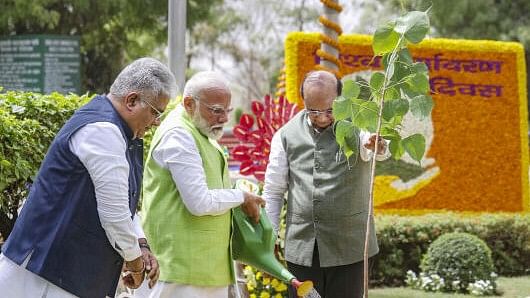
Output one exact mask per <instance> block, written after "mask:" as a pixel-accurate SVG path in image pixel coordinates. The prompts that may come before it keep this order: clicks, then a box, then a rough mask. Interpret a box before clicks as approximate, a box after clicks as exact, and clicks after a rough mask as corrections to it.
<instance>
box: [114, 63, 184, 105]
mask: <svg viewBox="0 0 530 298" xmlns="http://www.w3.org/2000/svg"><path fill="white" fill-rule="evenodd" d="M130 92H138V93H139V94H141V95H142V96H144V97H145V98H146V99H149V101H156V100H158V99H159V98H161V97H167V98H169V99H173V98H175V96H176V94H177V83H176V80H175V77H174V76H173V74H172V73H171V71H170V70H169V68H167V66H165V65H164V64H162V62H160V61H158V60H156V59H153V58H147V57H146V58H140V59H137V60H135V61H133V62H132V63H131V64H129V65H127V66H126V67H125V68H124V69H123V70H122V71H121V72H120V74H119V75H118V76H117V77H116V79H115V80H114V83H112V86H110V94H112V95H115V96H117V97H124V96H126V95H127V94H128V93H130Z"/></svg>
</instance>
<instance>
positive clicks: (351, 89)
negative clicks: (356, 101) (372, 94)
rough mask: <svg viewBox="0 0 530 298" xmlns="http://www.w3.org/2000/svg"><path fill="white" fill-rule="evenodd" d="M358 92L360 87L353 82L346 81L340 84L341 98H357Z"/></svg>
mask: <svg viewBox="0 0 530 298" xmlns="http://www.w3.org/2000/svg"><path fill="white" fill-rule="evenodd" d="M360 92H361V87H359V84H357V83H356V82H354V81H353V80H347V81H345V82H344V83H343V84H342V96H344V97H345V98H347V99H350V98H357V97H358V96H359V93H360Z"/></svg>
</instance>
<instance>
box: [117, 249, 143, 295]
mask: <svg viewBox="0 0 530 298" xmlns="http://www.w3.org/2000/svg"><path fill="white" fill-rule="evenodd" d="M123 271H124V272H125V273H126V275H125V276H123V277H122V280H123V284H124V285H125V286H126V287H128V288H130V289H137V288H138V287H140V285H141V284H142V282H143V281H144V276H145V264H144V261H143V259H142V257H138V258H136V259H134V260H132V261H130V262H125V264H123Z"/></svg>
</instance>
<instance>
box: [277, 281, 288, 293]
mask: <svg viewBox="0 0 530 298" xmlns="http://www.w3.org/2000/svg"><path fill="white" fill-rule="evenodd" d="M274 289H275V290H276V291H277V292H283V291H286V290H287V286H286V285H285V284H284V283H283V282H282V283H280V284H278V286H276V287H274Z"/></svg>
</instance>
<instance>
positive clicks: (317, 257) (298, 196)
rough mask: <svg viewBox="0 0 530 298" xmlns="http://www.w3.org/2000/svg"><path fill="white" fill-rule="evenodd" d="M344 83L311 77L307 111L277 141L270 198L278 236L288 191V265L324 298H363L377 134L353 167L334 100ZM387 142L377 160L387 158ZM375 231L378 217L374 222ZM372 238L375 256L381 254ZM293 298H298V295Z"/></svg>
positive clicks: (325, 75) (268, 179) (363, 137)
mask: <svg viewBox="0 0 530 298" xmlns="http://www.w3.org/2000/svg"><path fill="white" fill-rule="evenodd" d="M341 89H342V84H341V83H340V80H338V79H337V78H336V77H335V76H334V75H333V74H332V73H330V72H327V71H314V72H310V73H308V74H307V75H306V77H305V78H304V81H303V82H302V88H301V96H302V98H303V99H304V104H305V109H304V110H303V111H301V112H300V113H298V114H297V115H296V116H295V117H294V118H293V119H291V120H290V121H289V122H288V123H287V124H286V125H285V126H283V127H282V128H281V129H280V130H278V132H277V133H276V134H275V135H274V137H273V139H272V143H271V153H270V157H269V165H268V167H267V172H266V174H265V187H264V193H263V198H264V199H265V200H266V201H267V214H268V216H269V218H270V219H271V221H272V223H273V226H274V227H275V229H276V231H278V227H279V217H280V210H281V208H282V206H283V200H284V194H285V192H287V215H286V224H287V228H286V235H285V259H286V260H287V265H288V268H289V271H291V272H292V273H293V274H294V275H295V276H296V277H297V278H298V279H299V280H311V281H313V283H314V285H315V288H316V290H317V291H318V292H319V294H320V295H321V296H322V297H328V298H329V297H331V298H341V297H362V293H363V248H364V238H365V230H366V219H367V216H368V199H369V187H370V185H369V183H370V162H369V160H370V159H371V158H372V155H373V150H374V147H375V135H370V133H368V132H364V131H361V133H360V134H359V141H360V144H361V145H360V146H359V147H360V148H359V154H358V156H351V157H350V159H349V160H346V158H345V156H344V154H342V153H341V152H340V149H339V146H338V145H337V143H336V141H335V133H334V125H333V124H334V119H333V115H332V106H333V100H334V99H335V98H336V97H337V96H338V95H340V93H341ZM388 156H389V153H388V150H387V144H386V142H385V141H384V140H382V139H381V140H380V143H379V145H378V154H377V156H376V158H377V159H378V160H383V159H386V158H388ZM370 224H371V225H372V227H371V229H372V231H374V227H373V218H372V219H371V220H370ZM378 250H379V248H378V246H377V239H376V237H375V235H374V234H373V233H372V236H371V237H370V245H369V252H368V254H369V256H370V257H371V256H373V255H375V254H376V253H377V252H378ZM289 297H296V294H295V293H294V292H293V291H291V289H290V293H289Z"/></svg>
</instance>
